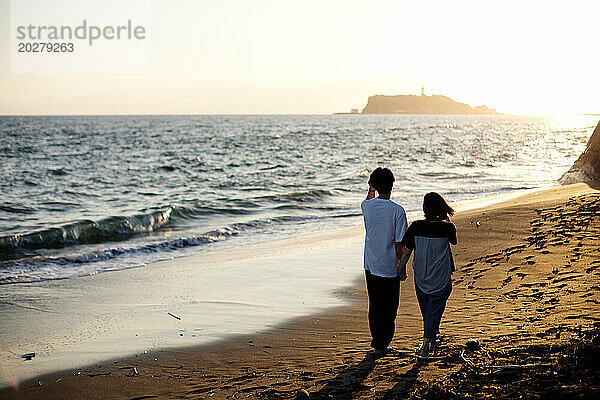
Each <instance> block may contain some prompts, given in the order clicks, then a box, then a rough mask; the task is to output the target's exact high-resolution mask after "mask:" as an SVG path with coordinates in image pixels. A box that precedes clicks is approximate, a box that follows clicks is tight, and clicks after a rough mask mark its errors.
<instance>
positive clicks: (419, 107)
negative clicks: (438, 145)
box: [362, 95, 498, 114]
mask: <svg viewBox="0 0 600 400" xmlns="http://www.w3.org/2000/svg"><path fill="white" fill-rule="evenodd" d="M362 113H363V114H498V113H497V112H496V110H494V109H492V108H488V107H486V106H477V107H471V106H470V105H468V104H465V103H459V102H456V101H454V100H452V99H451V98H449V97H446V96H438V95H433V96H425V95H421V96H414V95H398V96H383V95H376V96H369V101H368V102H367V105H366V107H365V108H364V109H363V110H362Z"/></svg>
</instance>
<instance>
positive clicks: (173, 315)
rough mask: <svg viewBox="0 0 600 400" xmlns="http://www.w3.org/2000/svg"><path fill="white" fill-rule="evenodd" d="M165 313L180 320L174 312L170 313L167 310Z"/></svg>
mask: <svg viewBox="0 0 600 400" xmlns="http://www.w3.org/2000/svg"><path fill="white" fill-rule="evenodd" d="M167 314H169V315H170V316H171V317H173V318H175V319H177V320H180V321H181V317H178V316H177V315H175V314H171V313H170V312H167Z"/></svg>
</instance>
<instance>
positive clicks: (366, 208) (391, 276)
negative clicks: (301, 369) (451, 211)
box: [360, 167, 407, 356]
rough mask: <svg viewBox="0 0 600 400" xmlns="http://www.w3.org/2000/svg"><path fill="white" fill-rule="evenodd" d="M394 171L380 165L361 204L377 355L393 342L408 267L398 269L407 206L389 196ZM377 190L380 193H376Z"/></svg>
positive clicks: (372, 344)
mask: <svg viewBox="0 0 600 400" xmlns="http://www.w3.org/2000/svg"><path fill="white" fill-rule="evenodd" d="M394 181H395V178H394V174H393V173H392V171H390V170H389V169H388V168H381V167H379V168H377V169H375V171H373V173H372V174H371V176H370V178H369V193H368V195H367V198H366V200H364V201H363V202H362V203H361V205H360V207H361V209H362V214H363V218H364V221H365V232H366V234H365V256H364V268H365V274H366V281H367V293H368V295H369V329H370V330H371V337H372V340H371V347H373V350H372V354H373V355H374V356H381V355H383V354H385V352H386V350H387V347H388V346H389V344H390V343H391V342H392V338H393V337H394V331H395V327H396V313H397V312H398V301H399V297H400V281H401V280H402V281H403V280H405V279H406V272H405V270H402V271H399V270H398V259H399V258H400V256H401V255H402V251H403V246H402V245H401V244H400V241H401V240H402V237H403V236H404V232H406V228H407V222H406V213H405V212H404V208H402V206H400V205H399V204H396V203H394V202H393V201H391V200H390V196H391V193H392V187H393V186H394ZM375 192H378V193H379V196H377V197H375Z"/></svg>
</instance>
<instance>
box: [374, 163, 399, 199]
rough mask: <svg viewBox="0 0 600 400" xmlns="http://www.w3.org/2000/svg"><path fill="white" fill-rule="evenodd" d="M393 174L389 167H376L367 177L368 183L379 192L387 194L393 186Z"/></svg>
mask: <svg viewBox="0 0 600 400" xmlns="http://www.w3.org/2000/svg"><path fill="white" fill-rule="evenodd" d="M395 180H396V178H394V174H393V173H392V171H390V169H389V168H381V167H377V168H376V169H375V171H373V172H372V173H371V176H370V177H369V184H370V185H371V186H373V188H374V189H375V190H377V191H378V192H379V194H388V193H391V192H392V187H393V186H394V181H395Z"/></svg>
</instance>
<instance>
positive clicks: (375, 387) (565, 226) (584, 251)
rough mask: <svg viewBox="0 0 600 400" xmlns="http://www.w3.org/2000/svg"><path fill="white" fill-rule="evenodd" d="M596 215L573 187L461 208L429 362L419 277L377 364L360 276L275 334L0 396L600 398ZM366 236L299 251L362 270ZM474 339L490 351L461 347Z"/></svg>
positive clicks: (596, 200)
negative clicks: (438, 336)
mask: <svg viewBox="0 0 600 400" xmlns="http://www.w3.org/2000/svg"><path fill="white" fill-rule="evenodd" d="M598 210H600V193H598V191H597V190H596V189H595V188H593V187H590V186H589V185H587V184H575V185H569V186H563V187H556V188H552V189H547V190H543V191H539V192H534V193H530V194H527V195H525V196H522V197H518V198H516V199H512V200H509V201H505V202H502V203H499V204H495V205H490V206H487V207H485V208H482V209H477V210H472V211H465V212H460V213H458V214H457V216H456V217H455V218H454V222H455V223H456V225H457V228H458V232H459V244H458V245H457V246H456V247H455V249H454V250H455V251H454V254H455V260H456V264H457V271H456V273H455V275H454V290H453V293H452V295H451V298H450V300H449V303H448V309H447V311H446V313H445V314H444V318H443V320H442V326H441V332H442V334H443V345H442V348H441V357H440V358H439V359H437V360H434V361H431V362H427V363H417V362H416V360H415V356H414V351H415V348H416V347H417V346H418V343H419V338H420V335H421V319H420V314H419V311H418V307H417V304H416V298H415V295H414V289H413V284H412V280H411V276H410V272H409V279H408V280H407V281H406V282H405V283H403V285H402V288H401V299H400V300H401V305H400V309H399V314H398V318H397V330H396V336H395V338H394V341H393V342H392V346H393V351H392V352H391V353H389V354H388V355H387V356H385V357H383V358H380V359H377V360H375V359H373V358H372V357H370V356H368V355H367V351H368V350H369V339H370V338H369V334H368V327H367V320H366V295H365V289H364V282H363V281H362V280H361V279H358V280H355V281H354V282H353V284H352V285H349V286H348V287H347V289H345V290H343V291H338V292H336V293H335V296H334V297H336V298H338V299H339V298H342V299H344V301H346V302H347V304H348V305H346V306H341V307H340V306H338V307H336V308H332V309H331V310H328V311H325V312H320V313H318V314H314V315H312V316H310V317H303V318H298V319H294V320H291V321H289V322H287V323H285V324H283V325H278V326H275V327H273V328H272V329H270V330H269V331H267V332H264V333H256V334H237V335H236V334H232V335H231V336H230V337H228V338H226V339H224V340H221V341H219V342H217V343H212V344H209V345H203V346H202V345H200V346H187V347H178V348H169V349H163V350H157V351H154V352H150V353H144V352H140V353H139V354H137V355H135V356H132V357H128V358H125V359H115V360H113V361H110V362H103V363H97V364H94V365H90V366H88V367H85V368H75V369H68V370H64V371H61V372H55V373H51V374H49V375H44V376H39V377H36V378H35V379H31V380H27V381H24V382H20V383H19V384H18V389H17V390H14V389H12V388H10V387H6V388H4V389H2V391H0V396H1V397H2V398H3V399H4V398H6V399H64V398H71V399H106V398H120V399H121V398H122V399H131V400H133V399H146V398H148V399H150V398H160V399H180V398H191V399H195V398H197V399H203V398H219V399H221V398H265V399H279V398H295V397H296V396H297V393H298V391H299V390H305V391H306V392H307V393H308V394H309V395H310V398H311V399H312V398H315V399H319V398H335V399H345V398H348V399H349V398H357V399H363V398H364V399H379V398H386V399H393V398H399V399H400V398H410V397H412V398H464V397H473V398H478V397H485V396H491V397H494V398H518V397H520V396H523V397H524V398H555V397H563V398H573V397H578V396H579V397H578V398H593V397H594V396H595V395H597V394H598V393H600V385H598V383H597V380H596V379H595V377H597V376H598V372H600V366H599V365H598V362H597V357H595V356H594V355H597V354H598V351H599V350H598V342H599V336H598V333H597V330H596V328H597V327H598V321H599V320H600V313H598V304H599V303H600V298H599V295H598V288H599V287H600V261H599V257H598V253H599V252H600V242H599V237H600V236H599V234H598V233H599V231H600V220H599V219H598V215H599V214H598ZM357 238H358V239H357ZM359 239H360V235H359V234H357V233H348V236H347V237H345V238H338V239H335V240H334V242H335V243H336V245H335V246H333V247H327V243H322V242H319V243H318V244H317V243H315V242H314V241H311V240H306V241H304V242H302V241H301V242H298V243H300V244H301V245H299V246H298V248H297V249H296V250H295V251H296V254H297V255H300V258H302V255H303V254H305V253H303V252H304V251H308V250H307V249H313V250H314V248H315V247H319V246H321V248H328V249H329V251H331V252H333V253H334V254H329V256H330V257H332V258H331V259H332V260H333V259H335V260H338V261H339V260H342V261H343V260H347V262H348V263H351V265H353V266H355V267H359V266H360V258H359V259H358V260H356V259H354V260H351V259H352V257H359V256H360V253H361V250H362V247H361V248H359V249H358V252H355V253H356V254H355V253H350V254H348V253H344V251H347V250H348V249H349V248H350V246H355V245H357V243H358V244H360V240H359ZM357 240H358V242H357ZM302 243H304V244H302ZM322 246H325V247H322ZM359 247H360V246H359ZM280 250H281V252H282V253H285V252H286V251H288V250H285V248H284V247H280ZM338 252H342V253H338ZM280 255H281V253H280ZM239 256H242V259H243V258H244V257H243V256H248V254H243V253H242V254H236V256H235V257H234V258H237V257H239ZM335 256H337V258H336V257H335ZM274 260H277V258H276V257H275V258H274ZM314 261H315V260H312V259H309V260H306V259H305V260H304V262H305V263H307V264H310V263H312V262H314ZM468 339H477V340H478V341H479V343H480V345H481V348H480V349H479V350H478V351H468V350H465V351H463V349H464V344H465V343H466V341H467V340H468Z"/></svg>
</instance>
